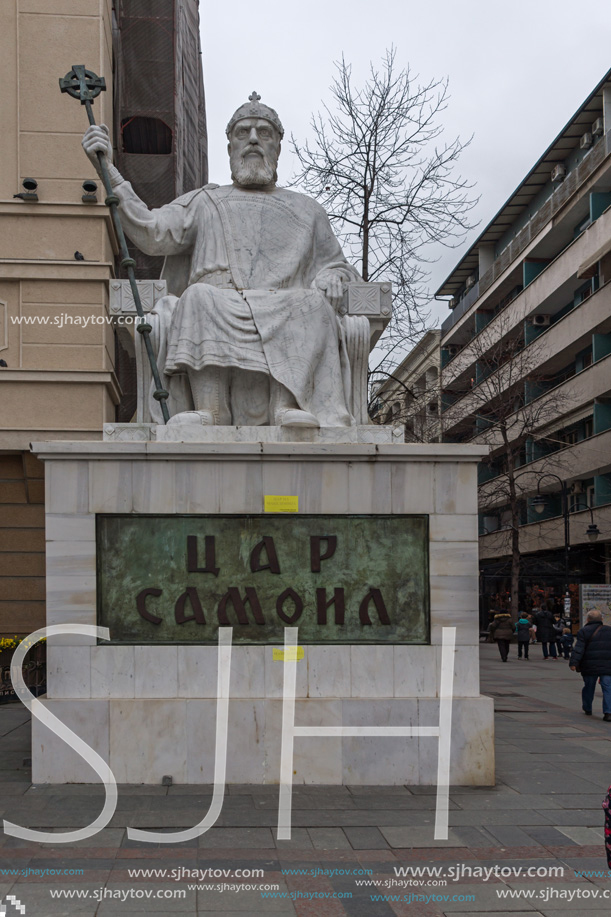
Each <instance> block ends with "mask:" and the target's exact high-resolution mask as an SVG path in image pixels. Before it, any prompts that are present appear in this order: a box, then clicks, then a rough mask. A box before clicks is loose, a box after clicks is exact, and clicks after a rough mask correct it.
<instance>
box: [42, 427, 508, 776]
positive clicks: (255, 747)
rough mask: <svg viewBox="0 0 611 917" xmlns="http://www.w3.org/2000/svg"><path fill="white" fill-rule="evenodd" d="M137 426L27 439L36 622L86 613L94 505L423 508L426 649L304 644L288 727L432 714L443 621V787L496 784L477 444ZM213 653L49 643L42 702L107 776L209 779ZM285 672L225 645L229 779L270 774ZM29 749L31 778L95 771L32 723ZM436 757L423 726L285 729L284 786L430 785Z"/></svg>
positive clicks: (112, 508)
mask: <svg viewBox="0 0 611 917" xmlns="http://www.w3.org/2000/svg"><path fill="white" fill-rule="evenodd" d="M134 427H136V425H134ZM384 432H385V434H386V435H388V432H389V431H384ZM134 434H135V436H134V438H133V440H132V441H125V440H124V439H123V440H121V439H119V440H118V441H117V440H115V441H106V442H73V443H70V442H53V443H35V444H33V446H32V449H33V451H34V453H35V454H36V455H38V456H39V458H41V459H42V460H43V461H44V462H45V464H46V537H47V623H48V624H59V623H69V622H73V623H74V622H76V623H81V624H96V623H97V622H96V542H95V538H96V528H95V525H96V513H104V514H109V513H110V514H112V513H121V514H126V513H130V514H131V513H137V514H174V513H176V514H246V513H252V514H259V513H262V511H263V497H264V495H265V494H269V493H275V494H294V495H298V497H299V510H300V512H302V513H307V514H330V513H334V514H335V513H336V514H355V513H368V514H369V513H380V514H391V513H398V514H406V513H408V514H410V513H413V514H427V515H428V517H429V533H430V545H429V549H430V553H429V557H430V609H431V644H430V645H427V646H414V645H394V646H393V645H359V646H356V645H352V646H348V645H342V646H337V645H335V646H312V645H309V646H306V647H304V658H303V659H301V660H300V661H299V662H298V663H297V701H296V724H297V725H298V726H299V725H312V726H317V725H339V724H344V725H365V724H371V725H376V726H381V725H385V724H388V725H420V726H436V725H438V722H439V700H438V694H439V660H440V655H441V636H442V628H443V627H444V626H452V627H455V628H456V652H455V659H454V704H453V723H452V757H451V772H450V782H451V783H452V784H458V785H460V784H463V785H491V784H493V783H494V757H493V755H494V752H493V702H492V700H491V699H490V698H487V697H482V696H481V695H480V693H479V676H478V566H477V498H476V468H477V461H478V459H479V458H480V457H481V455H482V453H481V450H480V449H479V448H478V447H475V446H468V445H438V444H427V445H405V444H399V443H396V441H395V442H392V441H391V442H387V443H384V442H381V443H380V442H378V443H376V442H351V443H350V442H348V443H337V442H336V443H328V442H320V441H319V442H261V441H259V442H239V441H238V442H224V443H219V442H211V441H208V442H205V441H204V442H184V441H183V442H179V443H177V442H171V441H163V440H161V438H160V437H156V438H155V439H151V438H148V439H147V440H142V439H141V440H140V441H137V435H136V434H137V430H136V429H134ZM148 435H149V437H150V436H151V435H152V434H151V433H150V432H149V434H148ZM107 438H110V437H109V436H107ZM236 438H238V437H237V436H236ZM391 438H392V434H391ZM134 440H136V441H134ZM216 659H217V650H216V648H215V647H213V646H199V645H195V646H150V645H147V646H116V645H115V646H113V645H100V646H97V645H95V641H94V640H93V639H90V638H88V637H82V636H66V635H65V636H62V637H51V638H50V639H49V645H48V695H47V698H46V700H45V703H46V704H47V705H48V706H49V708H50V709H51V710H52V711H53V712H54V713H56V715H57V716H58V717H60V718H61V719H62V720H63V721H64V722H65V723H66V724H67V725H69V726H70V727H71V728H72V729H73V730H74V731H75V732H77V733H78V734H79V735H80V736H81V737H82V738H83V739H84V740H85V741H86V742H87V743H88V744H90V745H91V746H92V747H94V748H95V750H96V751H97V752H98V753H99V754H100V755H101V756H102V757H103V758H105V759H106V760H107V761H109V763H110V766H111V768H112V769H113V771H114V774H115V777H116V779H117V781H118V782H125V783H153V784H155V783H160V782H161V779H162V777H163V776H164V775H171V776H172V777H173V779H174V781H175V782H177V783H202V784H209V783H211V782H212V779H213V760H214V724H215V713H216V700H215V696H216ZM282 677H283V665H282V663H281V662H279V661H276V660H275V659H274V658H273V647H272V646H235V647H234V649H233V657H232V672H231V685H230V691H231V700H230V705H229V744H228V761H227V781H228V782H229V783H251V784H258V783H277V782H278V780H279V767H280V723H281V707H282V700H281V698H282ZM32 759H33V780H34V782H36V783H70V782H98V778H97V776H96V775H95V773H94V772H93V771H92V770H91V769H90V768H89V766H88V765H87V764H85V762H84V761H83V760H82V759H81V758H80V757H79V756H78V755H77V754H76V753H75V752H73V751H72V750H71V749H70V748H68V747H67V746H66V745H65V744H64V743H63V742H62V741H61V740H60V739H58V738H57V737H56V736H55V735H53V734H52V733H51V732H49V730H48V729H47V728H46V727H44V726H42V725H41V724H40V723H39V722H38V721H34V723H33V748H32ZM436 768H437V739H436V738H434V737H418V738H344V739H340V738H335V737H334V738H307V739H302V738H298V739H296V741H295V759H294V771H295V774H294V780H295V782H298V783H311V784H342V783H346V784H429V785H431V784H434V783H435V778H436Z"/></svg>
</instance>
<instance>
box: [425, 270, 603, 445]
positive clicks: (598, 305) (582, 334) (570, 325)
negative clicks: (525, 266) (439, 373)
mask: <svg viewBox="0 0 611 917" xmlns="http://www.w3.org/2000/svg"><path fill="white" fill-rule="evenodd" d="M610 315H611V284H607V285H606V286H604V287H602V288H601V289H600V290H598V291H597V292H596V293H594V294H593V295H592V296H590V297H589V298H588V299H587V300H585V302H583V303H582V304H581V305H580V306H579V307H578V308H576V309H574V310H573V311H572V312H569V313H568V314H567V315H565V316H564V317H563V318H562V319H560V321H558V322H556V324H554V325H552V326H551V327H550V328H549V329H548V330H547V331H545V332H544V333H543V334H542V335H539V337H538V338H536V343H535V342H533V344H534V346H535V347H536V348H537V349H536V351H532V352H533V353H536V357H537V364H538V366H540V367H541V368H542V369H544V370H545V371H546V372H547V371H548V369H549V372H550V373H551V372H554V371H555V370H556V368H557V367H556V364H558V368H560V364H561V363H562V360H563V359H564V358H563V357H562V354H563V353H564V354H565V357H566V358H568V353H569V352H573V354H574V355H576V354H577V353H578V352H579V350H580V349H581V348H583V347H584V346H585V345H586V344H587V343H588V342H590V341H591V340H592V337H593V335H594V333H595V331H596V330H597V329H598V328H600V327H601V325H602V324H603V323H604V322H607V324H609V316H610ZM488 327H490V326H488ZM486 330H488V329H486ZM533 344H531V345H529V346H530V347H533ZM522 353H523V354H524V357H523V370H524V372H523V375H522V378H525V377H526V376H527V375H528V373H529V372H530V371H531V368H530V364H531V362H532V360H529V359H528V347H527V348H526V349H525V350H524V351H522ZM516 359H518V360H519V359H522V357H521V356H520V355H519V356H518V357H517V358H516ZM606 359H607V358H606V357H603V358H602V360H598V361H597V362H596V363H595V364H594V365H593V366H590V367H588V368H587V369H586V370H583V371H582V372H579V373H577V374H576V375H573V376H571V378H570V379H568V380H567V382H564V383H562V384H561V385H557V386H555V388H553V389H551V390H550V391H549V392H546V393H544V394H543V395H541V396H539V398H540V399H541V398H545V397H548V396H550V395H551V393H552V392H557V393H560V392H561V391H562V392H563V393H565V392H566V395H567V397H563V399H562V400H563V401H564V402H568V400H569V398H568V396H572V395H573V391H572V389H573V387H574V388H575V395H576V397H577V398H579V399H580V398H581V395H580V394H579V393H580V392H581V390H582V389H583V387H584V382H583V377H584V376H586V375H587V374H588V373H589V372H592V371H595V370H596V368H597V367H599V366H600V365H601V364H602V363H604V362H605V360H606ZM605 365H606V367H607V368H606V369H603V371H602V372H597V373H596V376H595V377H593V378H592V380H591V382H592V383H593V384H594V386H595V388H599V390H598V391H595V393H594V394H593V395H592V397H591V398H590V399H586V402H587V400H593V399H594V398H596V397H599V396H600V395H604V394H606V392H607V390H608V389H609V388H611V379H610V377H609V375H608V374H609V373H610V372H611V370H610V369H609V364H608V363H607V364H605ZM503 372H505V376H506V378H507V384H509V380H511V383H512V385H515V384H516V383H517V382H518V381H519V378H520V375H519V367H518V372H516V368H515V366H514V367H512V368H511V370H510V369H509V368H508V367H507V368H506V367H501V368H500V369H499V370H497V373H501V374H502V373H503ZM605 374H607V375H606V377H605ZM488 378H490V377H488ZM579 380H580V381H579ZM446 384H447V383H446V381H445V378H444V379H443V385H444V386H445V385H446ZM567 386H568V388H567ZM503 387H504V383H503V381H502V378H501V379H500V380H499V381H498V382H495V383H494V385H493V387H491V393H496V392H500V391H502V390H503ZM480 392H481V389H480ZM535 400H539V399H535ZM559 400H560V399H559ZM570 400H571V401H573V399H572V398H570ZM531 403H532V402H531ZM579 403H582V402H581V400H580V401H579ZM483 406H484V402H483V398H482V396H481V394H480V393H479V392H478V391H477V390H476V389H474V391H473V392H468V393H467V394H466V395H464V396H463V397H462V398H461V399H460V400H459V401H456V402H455V403H454V404H452V405H450V406H449V407H447V409H446V410H445V411H444V413H443V414H442V417H443V428H444V432H449V431H450V430H451V429H452V428H453V427H454V426H456V424H458V423H460V422H461V421H463V420H465V418H467V417H468V416H469V415H470V414H473V413H477V412H478V411H481V410H482V408H483ZM576 406H577V405H576V404H571V407H570V408H569V407H568V406H567V407H565V408H564V410H560V411H559V414H566V413H568V411H569V410H575V408H576ZM550 421H551V417H550V418H549V419H547V420H546V423H548V422H550Z"/></svg>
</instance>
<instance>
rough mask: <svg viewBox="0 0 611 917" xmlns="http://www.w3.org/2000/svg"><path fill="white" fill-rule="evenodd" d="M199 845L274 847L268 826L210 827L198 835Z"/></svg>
mask: <svg viewBox="0 0 611 917" xmlns="http://www.w3.org/2000/svg"><path fill="white" fill-rule="evenodd" d="M199 846H200V847H206V848H207V847H253V848H262V847H263V848H272V849H273V848H274V846H275V845H274V839H273V837H272V832H271V829H270V828H210V830H209V831H206V833H205V834H201V835H200V837H199Z"/></svg>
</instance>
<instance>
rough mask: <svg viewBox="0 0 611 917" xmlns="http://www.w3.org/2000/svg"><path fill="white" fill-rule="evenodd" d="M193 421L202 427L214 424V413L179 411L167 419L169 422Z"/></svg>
mask: <svg viewBox="0 0 611 917" xmlns="http://www.w3.org/2000/svg"><path fill="white" fill-rule="evenodd" d="M178 423H194V424H198V425H199V426H203V427H210V426H213V425H214V414H213V413H212V411H181V413H180V414H174V416H173V417H170V419H169V420H168V425H169V424H178Z"/></svg>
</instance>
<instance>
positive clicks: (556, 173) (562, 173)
mask: <svg viewBox="0 0 611 917" xmlns="http://www.w3.org/2000/svg"><path fill="white" fill-rule="evenodd" d="M565 178H566V166H565V165H564V163H563V162H559V163H558V164H557V165H555V166H554V168H553V169H552V174H551V179H552V181H554V182H555V181H564V179H565Z"/></svg>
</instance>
